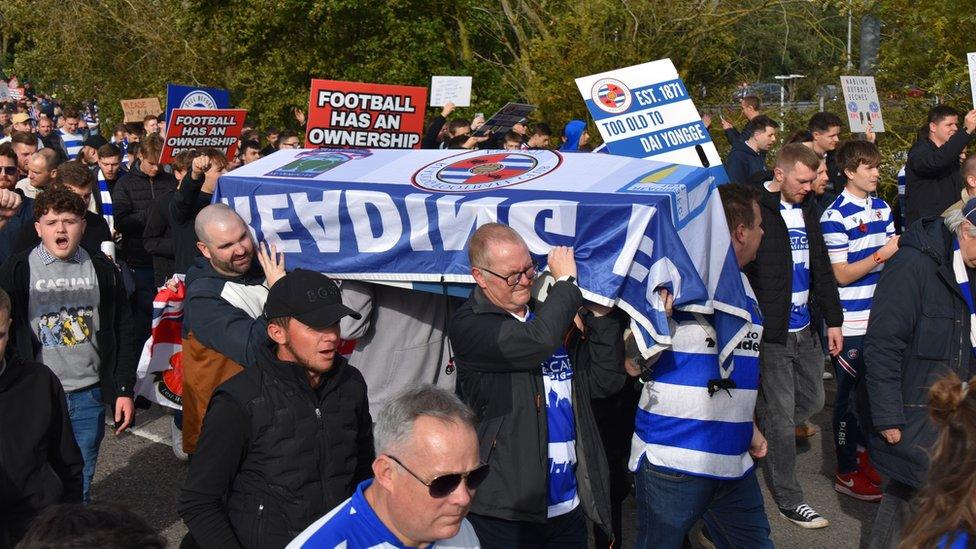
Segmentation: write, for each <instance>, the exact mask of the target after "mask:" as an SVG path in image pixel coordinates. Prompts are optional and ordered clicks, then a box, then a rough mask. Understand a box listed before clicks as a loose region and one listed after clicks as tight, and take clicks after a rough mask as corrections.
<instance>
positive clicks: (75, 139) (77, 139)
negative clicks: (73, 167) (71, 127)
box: [58, 129, 85, 160]
mask: <svg viewBox="0 0 976 549" xmlns="http://www.w3.org/2000/svg"><path fill="white" fill-rule="evenodd" d="M58 131H59V132H61V140H62V141H64V148H65V150H66V151H67V152H68V160H74V159H76V158H78V153H80V152H81V146H82V144H83V143H84V142H85V136H83V135H81V134H80V133H68V132H66V131H64V130H63V129H60V130H58Z"/></svg>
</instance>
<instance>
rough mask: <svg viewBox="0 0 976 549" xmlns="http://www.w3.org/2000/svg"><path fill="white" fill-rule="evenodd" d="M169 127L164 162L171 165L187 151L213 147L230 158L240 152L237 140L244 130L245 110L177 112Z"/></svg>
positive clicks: (174, 113) (162, 159)
mask: <svg viewBox="0 0 976 549" xmlns="http://www.w3.org/2000/svg"><path fill="white" fill-rule="evenodd" d="M170 116H171V117H172V118H171V123H170V124H169V125H168V126H167V128H166V141H165V142H164V143H163V155H162V158H160V160H159V161H160V162H161V163H163V164H169V163H170V162H172V161H173V158H175V157H176V155H178V154H179V153H181V152H183V151H185V150H187V149H202V148H205V147H213V148H215V149H220V150H223V151H224V152H225V153H226V154H227V159H228V160H230V159H232V158H234V155H235V154H236V153H237V139H238V138H239V137H240V136H241V131H242V130H243V129H244V118H245V117H246V116H247V111H246V110H244V109H174V110H173V111H172V113H171V114H170Z"/></svg>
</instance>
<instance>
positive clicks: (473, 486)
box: [386, 454, 489, 499]
mask: <svg viewBox="0 0 976 549" xmlns="http://www.w3.org/2000/svg"><path fill="white" fill-rule="evenodd" d="M386 457H388V458H390V459H392V460H393V461H395V462H396V464H397V465H399V466H400V467H403V470H404V471H406V472H408V473H410V474H411V475H413V478H415V479H417V480H418V481H420V483H421V484H423V485H424V486H426V487H427V489H428V491H429V492H430V497H432V498H434V499H440V498H443V497H447V496H449V495H450V494H451V492H453V491H454V490H456V489H457V487H458V485H460V484H461V481H465V483H466V484H467V486H468V490H477V489H478V486H481V483H482V482H484V481H485V478H486V477H487V476H488V471H489V468H488V464H487V463H482V464H481V465H479V466H477V467H475V468H474V469H472V470H470V471H468V472H466V473H450V474H447V475H441V476H439V477H434V479H433V480H431V481H430V482H427V481H425V480H424V479H422V478H420V477H419V476H417V473H414V472H413V471H411V470H410V468H409V467H407V466H406V465H404V464H403V462H401V461H400V460H399V459H397V458H395V457H393V456H391V455H389V454H386Z"/></svg>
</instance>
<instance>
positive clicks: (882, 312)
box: [858, 217, 972, 488]
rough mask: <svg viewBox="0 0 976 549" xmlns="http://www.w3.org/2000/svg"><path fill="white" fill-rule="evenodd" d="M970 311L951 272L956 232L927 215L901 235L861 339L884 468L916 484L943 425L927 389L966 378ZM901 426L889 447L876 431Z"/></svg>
mask: <svg viewBox="0 0 976 549" xmlns="http://www.w3.org/2000/svg"><path fill="white" fill-rule="evenodd" d="M971 361H972V355H971V353H970V343H969V308H968V307H967V305H966V303H965V302H964V301H963V296H962V294H961V293H960V291H959V286H958V285H957V284H956V281H955V275H954V274H953V271H952V234H951V233H950V232H949V231H948V230H947V229H946V228H945V226H944V225H943V223H942V219H941V218H939V217H929V218H925V219H923V220H921V221H920V222H918V223H915V224H914V225H912V226H911V228H909V229H908V231H907V232H906V233H905V234H904V235H902V237H901V240H900V241H899V249H898V252H897V253H896V254H895V255H894V256H893V257H892V258H891V259H890V260H889V261H888V263H887V265H885V268H884V270H882V271H881V278H880V279H879V280H878V286H877V289H876V290H875V292H874V302H873V304H872V306H871V316H870V318H869V319H868V331H867V334H866V335H865V343H864V365H865V372H864V380H865V383H861V384H860V385H859V388H858V392H859V395H858V397H859V398H858V400H859V403H860V409H859V412H860V413H859V417H860V418H861V419H862V423H863V424H864V426H865V430H866V432H867V433H868V439H869V444H870V449H871V460H872V462H873V463H874V465H875V466H876V467H877V468H878V470H879V471H881V473H883V474H884V475H885V476H887V477H890V478H892V479H894V480H897V481H900V482H902V483H905V484H908V485H909V486H912V487H915V488H919V487H921V486H922V485H923V484H924V482H925V477H926V474H927V473H928V468H929V457H928V454H929V451H930V449H931V448H932V447H933V446H934V445H935V441H936V438H937V437H938V429H937V428H936V426H935V425H934V424H933V423H932V421H931V420H930V419H929V407H928V400H929V398H928V393H929V388H930V387H931V386H932V384H933V383H934V382H935V381H937V380H938V379H939V378H941V377H943V376H945V375H946V374H948V373H949V372H950V371H954V372H956V374H957V375H959V377H960V378H962V379H969V376H970V372H969V366H970V362H971ZM890 428H900V429H901V441H900V442H898V444H895V445H893V446H891V445H888V444H887V443H886V442H885V440H884V439H883V438H882V437H881V436H880V434H879V431H882V430H885V429H890Z"/></svg>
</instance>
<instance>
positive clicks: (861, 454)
mask: <svg viewBox="0 0 976 549" xmlns="http://www.w3.org/2000/svg"><path fill="white" fill-rule="evenodd" d="M857 469H858V470H859V471H861V474H863V475H864V476H866V477H868V480H870V481H871V483H872V484H874V485H875V486H881V474H880V473H878V470H877V469H875V468H874V465H872V464H871V458H870V457H868V452H867V450H859V451H858V452H857Z"/></svg>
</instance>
